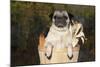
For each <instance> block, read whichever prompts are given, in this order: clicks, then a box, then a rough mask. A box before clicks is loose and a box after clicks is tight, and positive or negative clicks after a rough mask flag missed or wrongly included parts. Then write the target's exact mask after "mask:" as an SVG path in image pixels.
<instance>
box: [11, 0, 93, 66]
mask: <svg viewBox="0 0 100 67" xmlns="http://www.w3.org/2000/svg"><path fill="white" fill-rule="evenodd" d="M56 9H63V10H67V11H68V12H69V13H71V14H74V15H75V16H80V17H82V18H84V19H83V21H84V22H82V23H83V26H84V32H85V35H86V38H87V40H86V41H85V45H84V46H83V47H84V48H85V49H86V50H88V53H89V56H88V59H87V61H91V60H95V7H94V6H89V5H87V6H84V5H72V4H51V3H37V2H21V1H11V50H12V51H11V52H12V54H11V64H12V65H25V64H26V65H27V64H39V59H38V58H39V57H38V54H37V53H38V52H37V51H38V48H37V47H38V37H39V34H40V33H41V32H43V31H46V29H47V28H49V27H50V25H51V22H52V20H51V19H50V17H49V15H50V14H51V13H52V12H53V11H54V10H56Z"/></svg>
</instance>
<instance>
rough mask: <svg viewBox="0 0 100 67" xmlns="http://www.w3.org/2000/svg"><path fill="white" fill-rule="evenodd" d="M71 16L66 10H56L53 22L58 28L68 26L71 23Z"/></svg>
mask: <svg viewBox="0 0 100 67" xmlns="http://www.w3.org/2000/svg"><path fill="white" fill-rule="evenodd" d="M69 22H70V20H69V16H68V13H67V12H66V11H55V12H54V15H53V23H54V24H55V26H56V27H58V28H63V27H66V26H67V25H68V24H69Z"/></svg>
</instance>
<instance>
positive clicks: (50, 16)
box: [49, 12, 53, 20]
mask: <svg viewBox="0 0 100 67" xmlns="http://www.w3.org/2000/svg"><path fill="white" fill-rule="evenodd" d="M52 17H53V12H52V13H51V14H50V15H49V18H50V20H52Z"/></svg>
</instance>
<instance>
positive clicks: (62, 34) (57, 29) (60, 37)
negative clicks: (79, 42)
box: [45, 10, 73, 60]
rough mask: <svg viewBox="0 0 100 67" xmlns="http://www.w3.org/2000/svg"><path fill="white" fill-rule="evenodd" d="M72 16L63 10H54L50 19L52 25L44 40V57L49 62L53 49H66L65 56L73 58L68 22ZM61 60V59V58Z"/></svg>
mask: <svg viewBox="0 0 100 67" xmlns="http://www.w3.org/2000/svg"><path fill="white" fill-rule="evenodd" d="M72 17H73V15H71V14H69V13H68V12H67V11H64V10H56V11H55V12H54V14H53V17H52V25H51V27H50V30H49V32H48V35H47V37H46V39H45V48H46V51H45V56H46V57H47V58H48V59H49V60H50V59H51V58H52V54H53V51H54V49H55V50H56V49H64V48H67V50H66V51H67V52H66V56H68V58H69V59H72V58H73V51H72V49H73V46H72V35H71V34H72V33H71V32H70V30H69V28H70V22H71V18H72ZM61 58H63V57H61Z"/></svg>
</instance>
